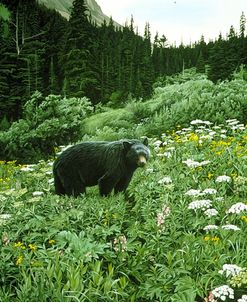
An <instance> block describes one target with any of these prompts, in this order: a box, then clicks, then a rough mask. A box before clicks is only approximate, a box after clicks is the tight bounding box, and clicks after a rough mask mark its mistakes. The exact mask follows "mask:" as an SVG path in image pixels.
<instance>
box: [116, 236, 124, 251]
mask: <svg viewBox="0 0 247 302" xmlns="http://www.w3.org/2000/svg"><path fill="white" fill-rule="evenodd" d="M113 245H114V250H115V251H116V252H124V251H126V249H127V238H126V237H125V235H120V236H119V237H118V238H115V239H114V241H113Z"/></svg>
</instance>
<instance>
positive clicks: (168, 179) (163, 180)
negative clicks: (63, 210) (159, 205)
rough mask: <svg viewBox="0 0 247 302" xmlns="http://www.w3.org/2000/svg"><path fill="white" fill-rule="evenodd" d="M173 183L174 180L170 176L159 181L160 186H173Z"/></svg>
mask: <svg viewBox="0 0 247 302" xmlns="http://www.w3.org/2000/svg"><path fill="white" fill-rule="evenodd" d="M171 183H172V179H171V177H170V176H165V177H163V178H162V179H160V180H159V181H158V184H160V185H164V184H165V185H168V184H171Z"/></svg>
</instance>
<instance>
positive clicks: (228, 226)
mask: <svg viewBox="0 0 247 302" xmlns="http://www.w3.org/2000/svg"><path fill="white" fill-rule="evenodd" d="M210 210H211V209H210ZM205 212H206V211H205ZM218 228H219V227H218V226H217V225H215V224H209V225H206V226H205V227H204V228H203V230H204V231H209V230H217V229H218ZM221 228H222V229H223V230H233V231H239V230H240V228H239V227H238V226H236V225H234V224H226V225H222V226H221Z"/></svg>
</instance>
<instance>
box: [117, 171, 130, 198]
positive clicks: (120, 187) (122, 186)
mask: <svg viewBox="0 0 247 302" xmlns="http://www.w3.org/2000/svg"><path fill="white" fill-rule="evenodd" d="M131 178H132V175H129V176H125V177H122V178H121V179H120V180H119V182H118V183H117V184H116V185H115V187H114V193H115V194H116V193H118V192H123V191H125V190H126V189H127V187H128V185H129V183H130V181H131Z"/></svg>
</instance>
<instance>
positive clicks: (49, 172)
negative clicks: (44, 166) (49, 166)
mask: <svg viewBox="0 0 247 302" xmlns="http://www.w3.org/2000/svg"><path fill="white" fill-rule="evenodd" d="M52 173H53V172H52V171H47V172H45V174H46V175H51V174H52Z"/></svg>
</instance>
